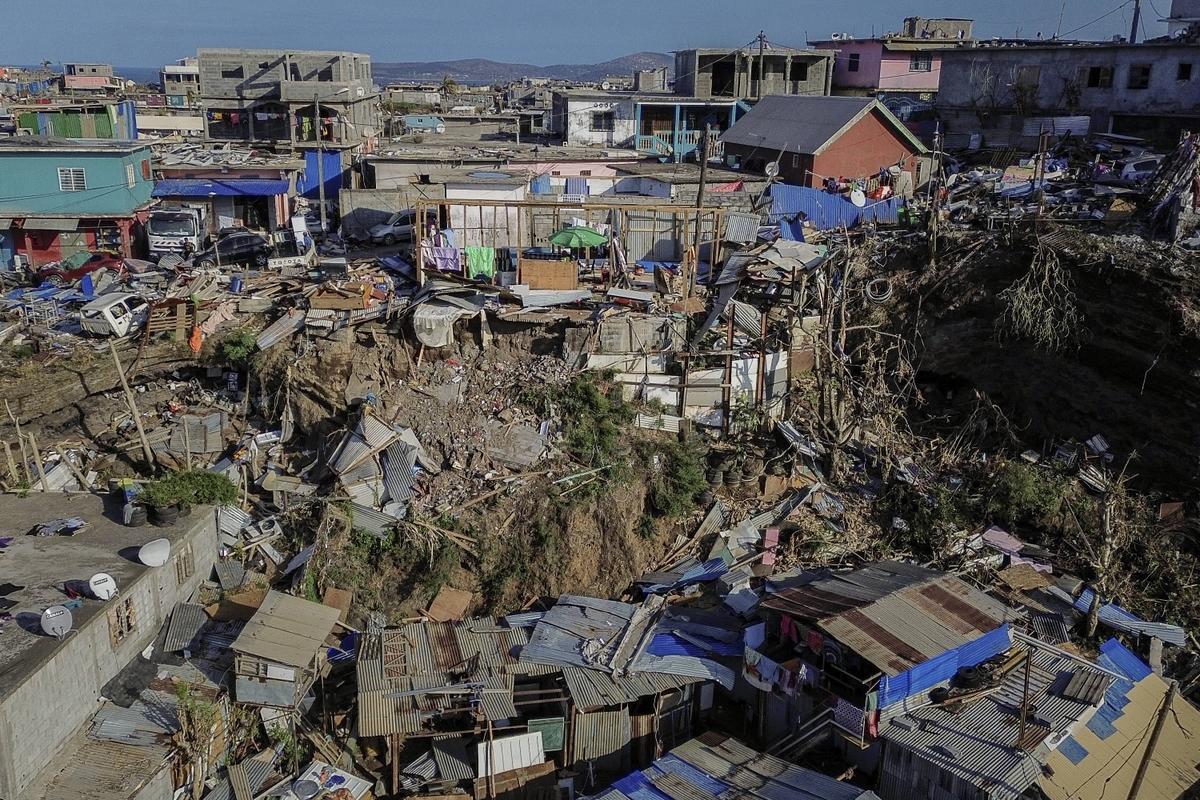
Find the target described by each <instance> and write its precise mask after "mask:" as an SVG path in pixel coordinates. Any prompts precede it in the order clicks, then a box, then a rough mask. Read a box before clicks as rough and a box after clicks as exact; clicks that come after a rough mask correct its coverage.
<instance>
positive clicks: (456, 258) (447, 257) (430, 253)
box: [421, 247, 462, 272]
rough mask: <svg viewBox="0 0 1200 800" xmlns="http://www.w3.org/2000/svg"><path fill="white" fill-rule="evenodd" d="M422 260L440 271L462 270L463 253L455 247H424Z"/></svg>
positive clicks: (426, 264)
mask: <svg viewBox="0 0 1200 800" xmlns="http://www.w3.org/2000/svg"><path fill="white" fill-rule="evenodd" d="M421 258H422V262H423V263H424V264H425V266H427V267H433V268H434V269H436V270H438V271H440V272H462V253H461V251H459V250H458V248H455V247H422V248H421Z"/></svg>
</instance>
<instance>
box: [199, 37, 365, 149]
mask: <svg viewBox="0 0 1200 800" xmlns="http://www.w3.org/2000/svg"><path fill="white" fill-rule="evenodd" d="M197 56H198V58H197V62H198V66H199V70H200V97H201V106H202V108H203V111H204V116H205V138H206V139H208V140H211V141H214V142H224V141H241V142H255V143H261V144H270V145H274V146H276V147H282V148H305V147H313V146H315V145H317V144H318V143H320V145H321V146H322V147H323V148H330V149H338V150H342V149H368V150H369V149H370V148H371V147H373V146H374V141H375V139H376V137H377V136H378V134H379V94H378V92H377V91H376V90H375V86H374V84H373V83H372V81H371V58H370V56H367V55H364V54H362V53H338V52H322V51H310V50H297V51H288V50H216V49H212V50H210V49H205V50H200V51H199V52H198V53H197Z"/></svg>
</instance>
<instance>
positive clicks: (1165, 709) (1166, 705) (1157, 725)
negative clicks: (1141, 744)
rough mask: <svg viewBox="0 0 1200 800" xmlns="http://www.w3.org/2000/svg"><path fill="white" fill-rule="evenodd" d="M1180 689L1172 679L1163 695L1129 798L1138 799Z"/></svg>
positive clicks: (1130, 799)
mask: <svg viewBox="0 0 1200 800" xmlns="http://www.w3.org/2000/svg"><path fill="white" fill-rule="evenodd" d="M1178 689H1179V683H1178V681H1171V685H1170V687H1169V688H1168V689H1167V693H1166V695H1165V696H1164V697H1163V703H1162V707H1161V708H1159V709H1158V718H1157V719H1156V720H1154V731H1153V732H1152V733H1151V734H1150V743H1149V744H1147V745H1146V752H1145V753H1142V761H1141V763H1140V764H1138V770H1137V774H1136V775H1134V776H1133V784H1132V785H1131V786H1130V787H1129V797H1128V798H1127V800H1137V797H1138V791H1140V790H1141V788H1142V781H1144V780H1145V779H1146V770H1147V769H1148V768H1149V767H1150V759H1151V758H1153V757H1154V748H1155V747H1156V746H1157V745H1158V737H1159V736H1160V735H1161V734H1162V729H1163V723H1164V722H1166V721H1167V714H1169V713H1170V712H1171V703H1172V702H1173V701H1174V700H1175V692H1176V690H1178Z"/></svg>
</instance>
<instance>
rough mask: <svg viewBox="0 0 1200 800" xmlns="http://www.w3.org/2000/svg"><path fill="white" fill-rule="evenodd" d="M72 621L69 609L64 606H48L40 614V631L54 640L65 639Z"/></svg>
mask: <svg viewBox="0 0 1200 800" xmlns="http://www.w3.org/2000/svg"><path fill="white" fill-rule="evenodd" d="M74 621H75V620H74V618H73V617H72V616H71V609H69V608H67V607H66V606H50V607H49V608H47V609H46V610H45V611H43V612H42V630H43V631H44V632H45V633H46V635H47V636H53V637H54V638H55V639H64V638H66V635H67V634H68V633H70V632H71V625H72V624H73V623H74Z"/></svg>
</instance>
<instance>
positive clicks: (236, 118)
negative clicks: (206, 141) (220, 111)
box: [229, 111, 242, 125]
mask: <svg viewBox="0 0 1200 800" xmlns="http://www.w3.org/2000/svg"><path fill="white" fill-rule="evenodd" d="M229 121H230V122H232V123H233V124H234V125H240V124H241V122H242V115H241V114H239V113H237V112H236V111H235V112H234V113H232V114H230V115H229Z"/></svg>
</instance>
